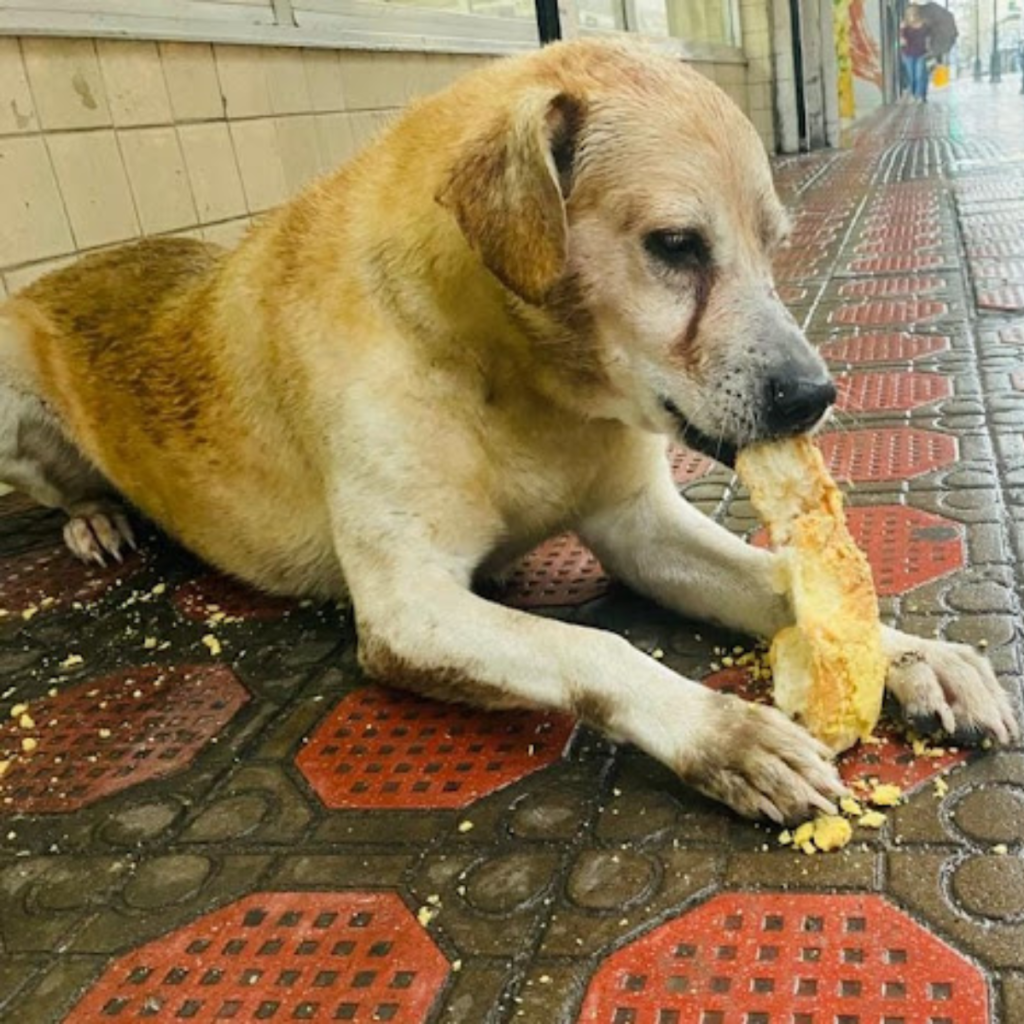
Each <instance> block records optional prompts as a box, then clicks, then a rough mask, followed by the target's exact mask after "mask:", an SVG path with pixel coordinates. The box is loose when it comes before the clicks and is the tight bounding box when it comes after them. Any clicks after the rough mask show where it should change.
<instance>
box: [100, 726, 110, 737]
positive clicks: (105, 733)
mask: <svg viewBox="0 0 1024 1024" xmlns="http://www.w3.org/2000/svg"><path fill="white" fill-rule="evenodd" d="M99 737H100V739H101V740H108V739H110V730H109V729H100V731H99Z"/></svg>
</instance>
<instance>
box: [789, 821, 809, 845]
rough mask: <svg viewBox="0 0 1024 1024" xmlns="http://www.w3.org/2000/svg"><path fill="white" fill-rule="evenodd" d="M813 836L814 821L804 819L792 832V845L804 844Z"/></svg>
mask: <svg viewBox="0 0 1024 1024" xmlns="http://www.w3.org/2000/svg"><path fill="white" fill-rule="evenodd" d="M813 837H814V822H813V821H805V822H804V823H803V824H802V825H801V826H800V827H799V828H798V829H797V830H796V831H795V832H794V833H793V845H794V846H805V845H806V844H807V843H809V842H810V841H811V839H812V838H813Z"/></svg>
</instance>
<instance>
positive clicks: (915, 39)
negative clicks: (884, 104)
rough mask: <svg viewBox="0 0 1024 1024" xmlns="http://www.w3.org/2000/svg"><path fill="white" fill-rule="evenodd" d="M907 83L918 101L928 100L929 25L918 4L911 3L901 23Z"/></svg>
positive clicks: (924, 101)
mask: <svg viewBox="0 0 1024 1024" xmlns="http://www.w3.org/2000/svg"><path fill="white" fill-rule="evenodd" d="M900 35H901V37H902V40H903V45H902V47H901V53H902V55H903V67H904V69H905V71H906V73H907V85H908V87H909V89H910V93H911V95H912V96H913V97H914V99H915V100H917V102H918V103H927V102H928V26H927V25H926V24H925V21H924V18H922V17H921V12H920V11H919V10H918V7H917V5H916V4H909V5H908V6H907V11H906V13H905V14H904V16H903V22H902V24H901V25H900Z"/></svg>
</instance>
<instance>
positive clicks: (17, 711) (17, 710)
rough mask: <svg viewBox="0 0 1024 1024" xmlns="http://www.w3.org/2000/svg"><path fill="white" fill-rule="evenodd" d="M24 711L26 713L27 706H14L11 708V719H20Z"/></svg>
mask: <svg viewBox="0 0 1024 1024" xmlns="http://www.w3.org/2000/svg"><path fill="white" fill-rule="evenodd" d="M26 711H28V705H27V704H15V705H14V707H13V708H11V718H21V716H22V715H23V714H25V712H26Z"/></svg>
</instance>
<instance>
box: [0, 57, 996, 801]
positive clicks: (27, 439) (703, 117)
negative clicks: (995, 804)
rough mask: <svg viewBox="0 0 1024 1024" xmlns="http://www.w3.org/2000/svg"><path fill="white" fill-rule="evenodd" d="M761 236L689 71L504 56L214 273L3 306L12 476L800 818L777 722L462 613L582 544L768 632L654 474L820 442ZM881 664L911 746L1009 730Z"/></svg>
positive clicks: (5, 453) (749, 164)
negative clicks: (528, 567)
mask: <svg viewBox="0 0 1024 1024" xmlns="http://www.w3.org/2000/svg"><path fill="white" fill-rule="evenodd" d="M658 232H669V233H670V235H671V237H668V236H666V235H664V234H658ZM784 233H785V217H784V214H783V211H782V209H781V207H780V205H779V202H778V200H777V198H776V196H775V193H774V190H773V187H772V181H771V176H770V171H769V166H768V161H767V159H766V157H765V154H764V151H763V148H762V146H761V143H760V142H759V140H758V138H757V136H756V134H755V133H754V130H753V128H752V127H751V126H750V124H749V123H748V122H747V121H746V120H745V119H744V117H743V116H742V114H741V113H740V112H739V111H738V110H737V109H736V108H735V107H734V106H733V104H732V103H731V102H730V101H729V100H728V99H727V98H726V97H725V96H724V95H723V94H722V93H721V92H720V91H719V90H718V89H717V88H716V87H715V86H713V85H712V84H710V83H709V82H707V81H706V80H705V79H703V78H702V77H701V76H700V75H698V74H697V73H695V72H694V71H692V70H690V69H688V68H686V67H685V66H683V65H682V64H680V63H678V62H677V61H674V60H672V59H670V58H668V57H662V56H657V55H655V54H652V53H648V52H645V51H638V50H634V49H632V48H631V47H629V46H625V45H620V44H608V43H597V42H576V43H571V44H563V45H558V46H552V47H550V48H547V49H545V50H542V51H539V52H537V53H534V54H530V55H528V56H525V57H520V58H516V59H512V60H508V61H499V62H496V63H494V64H493V65H492V66H490V67H488V68H486V69H484V70H481V71H479V72H476V73H474V74H472V75H470V76H468V77H466V78H464V79H463V80H462V81H460V82H458V83H457V84H456V85H454V86H453V87H452V88H450V89H449V90H447V91H446V92H444V93H442V94H441V95H439V96H437V97H434V98H432V99H430V100H427V101H425V102H423V103H420V104H418V105H416V106H414V107H413V108H412V109H411V110H410V111H409V112H408V113H407V114H406V115H405V116H404V117H403V118H402V119H401V120H400V121H399V122H398V123H397V124H396V125H395V126H394V127H393V128H391V129H390V130H389V131H388V132H387V133H386V134H385V135H384V136H383V137H382V138H380V139H379V140H378V141H376V142H375V143H374V144H372V145H371V146H370V147H369V148H368V149H366V150H365V151H364V152H363V153H362V154H361V155H360V156H359V157H357V158H356V159H355V160H353V161H352V162H351V163H349V164H348V165H346V166H345V167H343V168H342V169H341V170H339V171H338V172H337V173H335V174H334V175H333V176H330V177H328V178H325V179H323V180H321V181H319V182H317V183H316V184H314V185H312V186H311V187H310V188H308V189H307V190H306V191H305V192H304V193H303V194H301V195H300V196H299V197H298V198H296V199H295V200H294V201H292V202H291V203H289V204H288V205H287V206H285V207H283V208H281V209H280V210H278V211H276V212H275V213H273V214H271V215H268V216H267V217H266V218H264V219H263V220H262V221H261V223H260V224H259V226H258V227H257V228H256V229H255V230H253V231H252V232H251V234H250V235H249V236H248V237H247V238H246V240H245V241H244V242H243V243H242V245H241V246H240V247H239V248H238V249H237V250H236V251H235V252H232V253H230V254H228V253H225V252H222V251H221V250H219V249H216V248H215V247H213V246H209V245H203V244H200V243H198V242H192V241H184V240H162V241H161V240H157V241H149V242H143V243H139V244H137V245H132V246H127V247H124V248H121V249H117V250H114V251H111V252H106V253H102V254H99V255H96V256H92V257H89V258H86V259H83V260H82V261H80V262H79V263H78V264H76V265H74V266H72V267H70V268H68V269H66V270H62V271H59V272H57V273H55V274H52V275H50V276H48V277H46V278H44V279H42V280H41V281H39V282H38V283H37V284H35V285H33V286H31V287H29V288H28V289H26V290H25V291H24V292H22V293H21V294H20V295H18V296H16V297H14V298H13V299H11V300H10V301H9V302H7V304H6V305H5V306H3V307H2V308H0V479H5V480H7V481H9V482H11V483H12V484H14V485H15V486H18V487H20V488H22V489H24V490H26V491H27V492H28V493H29V494H31V495H33V496H35V497H36V498H38V499H39V500H40V501H43V502H45V503H47V504H50V505H55V506H61V507H63V508H65V509H67V511H68V512H69V514H70V515H71V525H70V527H69V535H68V539H69V543H70V544H71V545H72V547H73V548H74V549H75V550H76V551H77V552H78V553H79V554H80V555H83V556H85V557H90V556H91V557H97V558H99V557H102V554H103V551H104V550H106V551H107V552H109V553H114V554H116V553H117V551H118V548H119V545H120V544H121V542H122V540H124V539H126V537H125V530H126V523H125V521H124V520H123V519H122V518H119V516H120V512H119V511H118V508H117V506H116V504H115V502H116V499H117V497H118V496H123V498H125V499H127V501H128V502H130V503H131V504H132V505H133V506H135V507H136V508H138V509H139V510H140V511H141V512H142V513H143V514H145V515H146V516H148V517H150V518H151V519H153V520H154V521H155V522H156V523H158V524H159V525H160V526H161V527H163V528H164V529H165V530H166V531H168V532H169V533H170V534H172V535H173V536H175V537H176V538H177V539H178V540H180V541H181V542H182V543H183V544H185V545H186V546H187V547H189V548H191V549H192V550H193V551H195V552H197V553H198V554H200V555H202V556H203V557H204V558H206V559H207V560H209V561H210V562H212V563H213V564H215V565H217V566H220V567H221V568H222V569H225V570H227V571H228V572H230V573H233V574H235V575H236V576H238V577H241V578H242V579H245V580H248V581H249V582H250V583H253V584H255V585H256V586H259V587H262V588H265V589H266V590H268V591H272V592H275V593H285V594H304V595H319V596H340V595H342V594H345V593H347V594H348V596H350V598H351V600H352V602H353V604H354V608H355V613H356V621H357V625H358V630H359V642H360V655H361V659H362V663H363V664H364V666H365V667H366V668H367V670H368V671H369V672H371V673H373V674H376V675H379V676H382V677H384V678H386V679H388V680H389V681H391V682H395V683H400V684H404V685H407V686H409V687H413V688H415V689H417V690H420V691H422V692H425V693H429V694H433V695H436V696H439V697H442V698H448V699H460V700H469V701H473V702H476V703H479V704H483V705H488V706H500V707H510V706H516V705H535V706H543V707H553V708H561V709H565V710H568V711H571V712H574V713H575V714H577V715H579V716H581V717H582V718H583V719H585V720H586V721H588V722H590V723H592V724H593V725H595V726H598V727H600V728H602V729H604V730H606V731H607V732H608V733H610V734H612V735H614V736H617V737H621V738H624V739H626V740H630V741H632V742H634V743H636V744H638V745H639V746H640V747H642V748H643V749H644V750H646V751H648V752H649V753H650V754H652V755H653V756H655V757H657V758H659V759H660V760H662V761H663V762H665V763H666V764H668V765H671V766H672V767H673V768H674V769H676V770H677V771H678V772H679V774H680V775H681V776H682V777H683V778H684V779H685V780H687V781H688V782H690V783H692V784H693V785H695V786H697V787H698V788H700V789H701V790H703V791H704V792H706V793H709V794H711V795H712V796H715V797H717V798H720V799H722V800H725V801H726V802H727V803H729V804H730V805H731V806H733V807H734V808H736V809H737V810H738V811H740V812H742V813H744V814H748V815H768V816H769V817H772V818H774V819H776V820H782V819H787V820H792V819H795V818H801V817H803V816H805V815H807V814H808V813H810V812H811V811H812V810H813V809H814V808H822V807H830V806H831V804H830V799H829V798H830V797H833V796H834V795H835V794H837V793H838V792H839V791H840V786H839V783H838V779H837V776H836V775H835V772H834V769H833V767H832V765H831V764H830V762H829V759H828V755H827V751H825V750H824V748H822V747H821V746H820V745H818V744H817V743H816V742H815V741H813V740H812V739H811V738H810V737H809V736H808V735H807V734H806V733H805V732H804V731H803V730H802V729H801V728H800V727H799V726H797V725H796V724H794V723H791V722H790V721H789V720H787V719H786V718H785V717H784V716H782V715H781V714H780V713H778V712H776V711H774V710H772V709H768V708H764V707H753V706H749V705H744V704H743V703H741V702H740V701H738V700H736V699H734V698H727V697H723V696H719V695H716V694H714V693H712V692H710V691H708V690H706V689H704V688H703V687H701V686H699V685H697V684H695V683H693V682H690V681H688V680H686V679H683V678H681V677H680V676H678V675H676V674H675V673H673V672H671V671H669V670H668V669H667V668H665V667H664V666H662V665H660V664H659V663H658V662H656V661H654V660H652V659H650V658H648V657H646V656H645V655H643V654H641V653H640V652H639V651H637V650H635V649H634V648H633V647H631V646H630V644H629V643H628V642H627V641H625V640H623V639H621V638H619V637H617V636H614V635H611V634H608V633H604V632H599V631H597V630H590V629H585V628H582V627H577V626H569V625H566V624H563V623H560V622H556V621H552V620H550V619H544V618H540V617H531V616H528V615H526V614H523V613H521V612H518V611H513V610H510V609H507V608H503V607H498V606H496V605H493V604H490V603H488V602H487V601H485V600H483V599H482V598H480V597H478V596H476V595H475V594H474V593H473V591H472V589H471V588H472V584H473V583H474V581H476V580H479V579H481V578H483V577H486V576H488V575H492V574H494V573H496V572H497V571H499V570H500V569H501V567H503V566H505V565H507V564H509V563H510V561H512V560H514V559H515V558H517V557H518V556H520V555H521V554H522V553H524V552H525V551H527V550H528V549H529V548H531V547H532V546H533V545H535V544H536V543H537V542H538V541H540V540H542V539H543V538H545V537H548V536H550V535H551V534H553V533H555V532H557V531H560V530H563V529H566V528H573V529H575V530H577V531H578V532H579V533H580V535H581V536H582V537H583V538H584V539H585V540H586V542H587V543H588V544H589V545H590V546H591V547H592V548H593V550H594V551H595V552H596V553H597V555H598V556H599V557H600V559H601V561H602V562H603V564H604V565H605V566H606V567H607V568H608V569H609V570H611V571H612V572H614V573H615V574H616V575H617V576H619V577H620V578H622V579H623V580H625V581H627V582H628V583H630V584H631V585H632V586H633V587H635V588H636V589H637V590H639V591H641V592H644V593H646V594H648V595H650V596H652V597H654V598H655V599H657V600H659V601H660V602H662V603H663V604H665V605H667V606H668V607H671V608H673V609H676V610H678V611H679V612H680V613H682V614H684V615H687V616H696V617H703V618H709V619H713V620H716V621H718V622H720V623H724V624H726V625H728V626H730V627H734V628H736V629H739V630H743V631H746V632H750V633H756V634H760V635H762V636H771V635H772V634H774V633H775V631H776V630H778V629H779V628H781V627H782V626H784V625H785V624H787V623H788V622H789V621H790V618H791V612H790V609H789V608H788V607H787V604H786V601H785V600H784V599H783V598H782V597H780V596H779V595H778V594H777V593H776V592H775V590H774V588H773V586H772V579H773V567H774V557H775V556H773V555H772V554H770V553H768V552H765V551H760V550H756V549H754V548H752V547H749V546H747V545H746V544H744V543H743V542H742V541H740V540H739V539H737V538H735V537H732V536H730V535H729V534H728V533H727V532H726V531H724V530H722V529H721V528H719V527H717V526H715V525H714V524H712V523H711V522H710V521H708V520H707V519H706V518H705V517H703V516H702V515H700V514H699V513H697V512H696V511H695V510H693V509H691V508H690V507H689V506H688V505H687V504H686V503H685V502H684V501H683V500H682V499H681V498H680V496H679V495H678V493H677V491H676V489H675V487H674V486H673V483H672V480H671V477H670V474H669V470H668V467H667V463H666V458H665V445H666V437H667V436H677V435H679V434H680V433H683V434H684V436H685V437H687V438H690V439H693V440H694V443H696V444H698V445H699V446H700V447H703V448H704V449H706V450H713V451H718V452H719V454H723V453H724V457H726V458H727V457H728V455H729V454H730V453H731V452H733V451H734V450H735V448H736V447H738V446H741V445H743V444H746V443H749V442H751V441H754V440H758V439H762V438H765V437H768V436H772V435H773V434H778V433H786V432H787V430H788V429H789V427H790V426H792V428H793V429H802V428H804V427H806V426H809V424H807V423H802V424H800V423H795V424H790V425H787V424H786V423H783V424H781V425H780V424H778V423H777V422H774V421H773V404H772V403H773V401H774V397H773V396H775V394H776V391H777V390H778V387H780V386H782V385H786V384H787V383H791V382H794V381H796V382H797V383H799V382H800V381H803V382H807V381H810V382H811V383H813V384H815V386H820V385H822V383H824V384H825V385H827V383H828V382H827V375H826V371H825V368H824V364H823V363H822V362H821V360H820V358H819V357H818V356H817V355H816V353H815V352H814V351H813V350H812V349H811V347H810V346H809V345H808V344H807V342H806V341H805V339H804V338H803V336H802V334H801V333H800V331H799V330H798V328H797V326H796V324H795V323H794V322H793V320H792V319H791V318H790V317H789V315H788V314H787V312H786V310H785V309H784V307H783V306H782V304H781V303H780V301H779V299H778V297H777V296H776V294H775V291H774V289H773V286H772V277H771V270H770V263H771V256H772V252H773V249H774V248H775V247H776V246H777V245H778V244H779V242H780V241H781V239H782V238H783V235H784ZM666 237H668V240H667V241H666ZM666 247H667V248H668V249H670V250H671V251H670V252H668V253H667V254H666ZM766 381H771V382H773V386H772V387H767V386H766V383H765V382H766ZM780 382H781V384H780ZM775 411H777V410H775ZM887 643H888V647H889V653H890V654H892V655H893V656H894V659H895V660H894V667H893V670H892V674H891V677H890V686H891V688H892V689H893V691H894V692H895V693H896V696H897V697H898V698H900V700H901V701H902V702H903V703H904V704H905V706H906V708H907V710H908V712H909V713H910V714H911V715H912V716H914V717H916V718H919V719H925V720H934V721H937V722H941V724H943V725H945V726H946V727H947V728H948V729H950V731H953V732H956V733H957V734H958V735H960V736H962V737H964V738H981V737H982V736H992V737H993V738H995V739H997V740H1001V741H1007V740H1009V739H1010V738H1011V737H1012V736H1013V735H1016V732H1015V730H1016V725H1015V722H1014V715H1013V712H1012V709H1011V708H1010V706H1009V704H1008V702H1007V700H1006V697H1005V695H1004V694H1003V692H1002V690H1001V689H1000V687H999V685H998V683H997V682H996V680H995V678H994V676H993V674H992V672H991V669H990V668H989V667H988V665H987V663H986V662H984V661H983V660H982V659H981V658H979V657H978V656H977V655H975V654H974V652H972V651H971V650H969V649H967V648H964V647H954V646H952V645H946V644H941V643H937V642H935V641H925V640H919V639H914V638H911V637H907V636H903V635H901V634H898V633H895V632H891V631H890V632H888V633H887Z"/></svg>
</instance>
